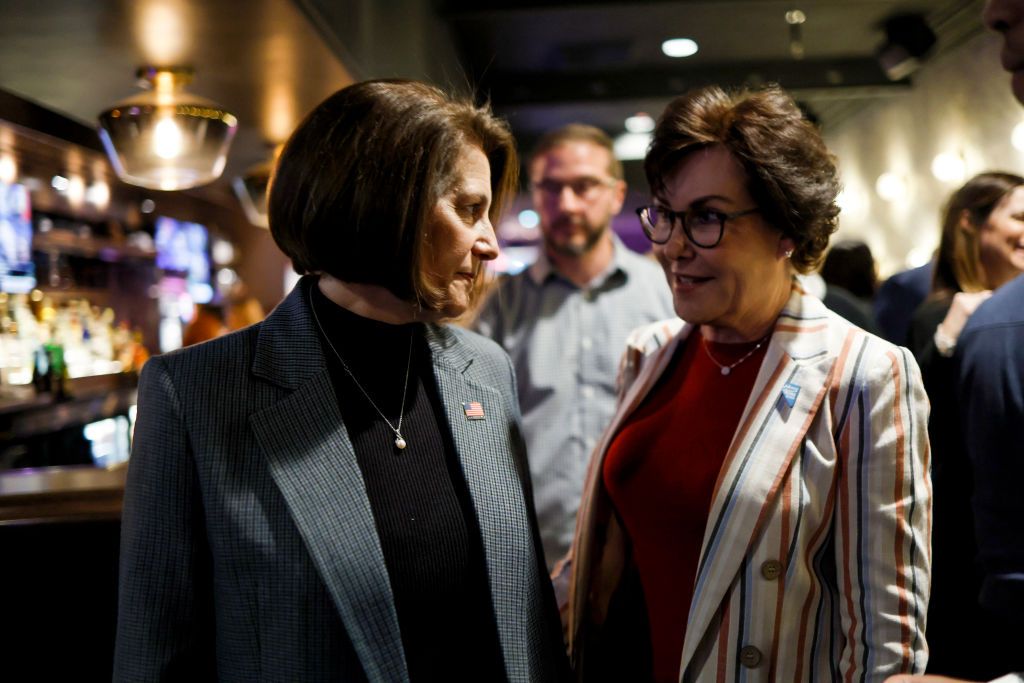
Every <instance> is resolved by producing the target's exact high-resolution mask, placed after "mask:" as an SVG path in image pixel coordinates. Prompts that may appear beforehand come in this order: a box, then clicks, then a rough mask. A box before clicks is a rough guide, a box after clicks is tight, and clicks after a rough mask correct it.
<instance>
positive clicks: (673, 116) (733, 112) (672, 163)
mask: <svg viewBox="0 0 1024 683" xmlns="http://www.w3.org/2000/svg"><path fill="white" fill-rule="evenodd" d="M713 145H721V146H723V147H725V149H727V150H728V151H729V152H730V153H731V154H732V155H733V156H734V157H735V158H736V160H737V161H738V162H739V163H740V164H741V165H742V167H743V169H744V171H745V172H746V174H747V187H748V190H749V191H750V195H751V197H752V198H753V199H754V201H755V202H756V203H757V206H758V208H760V210H761V215H762V216H764V218H765V221H766V222H767V223H768V224H769V225H772V226H774V227H776V228H778V229H779V230H781V231H782V233H783V234H784V235H786V236H787V237H789V238H790V239H792V240H793V243H794V245H795V249H794V251H793V255H792V257H791V261H792V263H793V267H794V268H796V269H797V270H798V271H799V272H802V273H807V272H810V271H811V270H813V269H814V267H815V266H816V265H817V264H818V262H819V261H820V260H821V257H822V254H823V253H824V251H825V248H826V247H827V246H828V240H829V236H830V235H831V234H832V233H833V232H835V231H836V227H837V223H838V216H839V207H838V206H837V205H836V195H838V194H839V180H838V176H837V173H836V166H835V159H834V157H833V156H832V154H831V153H829V151H828V149H827V148H826V147H825V143H824V141H823V140H822V139H821V134H820V133H819V132H818V129H817V128H815V126H814V125H813V124H812V123H810V122H809V121H807V119H806V118H805V117H804V115H803V114H802V113H801V111H800V108H799V107H798V106H797V104H796V103H795V102H794V101H793V99H792V98H791V97H790V96H789V95H787V94H786V93H785V92H784V91H783V90H782V89H781V88H779V87H778V86H776V85H770V86H767V87H765V88H763V89H760V90H746V89H743V90H735V91H731V92H727V91H725V90H723V89H722V88H719V87H717V86H709V87H706V88H701V89H698V90H693V91H691V92H689V93H686V94H685V95H681V96H680V97H677V98H676V99H674V100H672V102H670V103H669V105H668V107H666V108H665V112H664V113H663V114H662V115H661V118H660V119H659V120H658V124H657V127H656V128H655V129H654V140H653V141H652V142H651V147H650V149H649V151H648V152H647V157H646V159H645V160H644V171H645V172H646V174H647V181H648V183H650V186H651V192H652V193H654V194H655V195H657V194H660V193H662V192H664V191H665V177H666V176H667V175H668V174H670V173H671V172H672V171H673V170H674V169H675V168H676V166H678V165H679V162H680V161H682V159H683V157H685V156H687V155H689V154H690V153H692V152H694V151H697V150H699V149H703V148H706V147H711V146H713Z"/></svg>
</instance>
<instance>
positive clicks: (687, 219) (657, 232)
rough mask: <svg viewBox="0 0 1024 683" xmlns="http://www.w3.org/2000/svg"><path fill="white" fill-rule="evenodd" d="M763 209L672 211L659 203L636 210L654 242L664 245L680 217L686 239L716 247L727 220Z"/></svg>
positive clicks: (705, 246)
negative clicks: (731, 211)
mask: <svg viewBox="0 0 1024 683" xmlns="http://www.w3.org/2000/svg"><path fill="white" fill-rule="evenodd" d="M757 211H760V209H758V208H757V207H756V206H755V207H754V208H752V209H747V210H746V211H735V212H733V213H725V212H723V211H716V210H715V209H709V208H707V207H703V206H701V207H697V208H695V209H690V210H689V211H672V210H670V209H665V208H662V207H659V206H656V205H653V204H652V205H650V206H642V207H640V208H639V209H637V210H636V215H637V216H639V217H640V227H642V228H643V229H644V234H645V235H647V239H649V240H651V241H652V242H654V243H655V244H665V243H666V242H668V241H669V238H671V237H672V229H673V228H674V227H675V225H676V221H677V220H678V221H679V222H680V223H681V224H682V226H683V232H684V233H686V238H687V239H688V240H690V242H692V243H693V244H694V245H696V246H698V247H701V248H703V249H710V248H711V247H717V246H718V243H719V242H721V241H722V234H723V233H724V232H725V222H726V221H729V220H732V219H734V218H739V217H740V216H746V215H747V214H751V213H755V212H757Z"/></svg>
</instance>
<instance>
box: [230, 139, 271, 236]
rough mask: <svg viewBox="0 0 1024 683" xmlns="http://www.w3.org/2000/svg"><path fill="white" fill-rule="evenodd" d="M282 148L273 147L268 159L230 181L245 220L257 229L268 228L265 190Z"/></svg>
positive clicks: (268, 186)
mask: <svg viewBox="0 0 1024 683" xmlns="http://www.w3.org/2000/svg"><path fill="white" fill-rule="evenodd" d="M283 148H284V145H283V144H280V145H277V146H276V147H274V149H273V151H272V152H271V153H270V158H269V159H267V160H266V161H263V162H260V163H258V164H255V165H253V166H250V167H249V168H247V169H245V172H244V173H242V175H240V176H236V177H235V179H234V180H232V181H231V187H232V189H234V191H235V196H236V197H238V203H239V204H241V205H242V211H243V212H244V213H245V217H246V219H247V220H248V221H249V222H250V223H252V224H253V225H255V226H256V227H257V228H269V227H270V219H269V217H268V215H267V190H268V189H269V188H270V176H271V175H272V174H273V173H274V164H276V163H277V157H278V155H280V154H281V150H282V149H283Z"/></svg>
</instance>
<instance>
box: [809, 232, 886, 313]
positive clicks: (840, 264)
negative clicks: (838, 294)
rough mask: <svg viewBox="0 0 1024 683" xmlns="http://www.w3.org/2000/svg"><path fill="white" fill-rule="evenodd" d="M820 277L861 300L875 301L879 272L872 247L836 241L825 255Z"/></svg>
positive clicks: (856, 241) (861, 242)
mask: <svg viewBox="0 0 1024 683" xmlns="http://www.w3.org/2000/svg"><path fill="white" fill-rule="evenodd" d="M821 277H822V279H823V280H825V282H826V283H828V284H830V285H835V286H836V287H842V288H843V289H845V290H846V291H848V292H849V293H850V294H853V295H854V296H857V297H860V298H861V299H874V298H875V291H876V290H877V289H878V272H877V269H876V267H875V257H874V255H873V254H872V253H871V247H869V246H868V245H867V243H865V242H863V241H861V240H839V241H838V242H836V243H835V244H833V245H832V248H831V249H829V250H828V253H826V254H825V261H824V262H823V263H822V264H821Z"/></svg>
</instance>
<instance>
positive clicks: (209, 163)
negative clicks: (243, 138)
mask: <svg viewBox="0 0 1024 683" xmlns="http://www.w3.org/2000/svg"><path fill="white" fill-rule="evenodd" d="M192 75H193V71H192V69H190V68H188V67H152V66H151V67H142V68H140V69H139V70H138V72H137V76H138V78H139V86H140V87H143V88H148V90H147V92H144V93H141V94H139V95H135V96H132V97H129V98H127V99H124V100H122V101H120V102H118V103H117V104H115V105H114V106H113V107H111V108H110V109H107V110H106V111H104V112H103V113H101V114H100V115H99V126H100V139H101V140H102V141H103V146H104V147H105V148H106V150H107V156H108V157H110V162H111V163H112V164H113V166H114V170H115V171H117V175H118V177H119V178H121V180H123V181H124V182H126V183H129V184H131V185H138V186H140V187H146V188H149V189H153V190H185V189H188V188H190V187H196V186H197V185H204V184H206V183H209V182H212V181H214V180H216V179H217V178H219V177H220V174H221V173H223V172H224V165H225V164H226V163H227V155H228V148H229V147H230V146H231V140H232V138H233V137H234V136H235V131H236V130H237V128H238V119H236V118H235V117H234V115H232V114H230V113H228V112H227V111H225V110H224V109H223V108H222V107H221V106H220V105H218V104H216V103H215V102H212V101H210V100H208V99H206V98H203V97H198V96H196V95H192V94H191V93H187V92H185V91H184V86H185V85H186V84H187V83H188V82H189V81H191V80H192Z"/></svg>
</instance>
